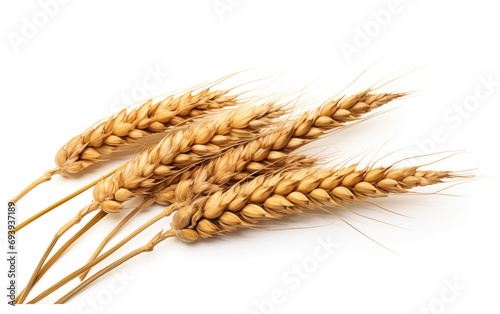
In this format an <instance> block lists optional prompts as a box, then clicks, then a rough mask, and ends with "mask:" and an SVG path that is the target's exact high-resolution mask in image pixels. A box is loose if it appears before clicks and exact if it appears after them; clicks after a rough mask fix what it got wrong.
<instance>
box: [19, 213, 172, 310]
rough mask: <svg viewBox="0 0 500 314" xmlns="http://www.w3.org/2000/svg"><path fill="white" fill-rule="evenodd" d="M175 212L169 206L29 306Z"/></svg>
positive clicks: (49, 289) (43, 293)
mask: <svg viewBox="0 0 500 314" xmlns="http://www.w3.org/2000/svg"><path fill="white" fill-rule="evenodd" d="M175 210H177V207H176V206H175V205H174V206H168V207H166V208H165V209H164V210H163V211H162V212H161V213H160V214H158V215H156V216H155V217H153V218H152V219H150V220H149V221H148V222H146V223H145V224H143V225H142V226H140V227H139V228H137V229H136V230H135V231H134V232H132V233H131V234H129V235H128V236H127V237H125V238H124V239H123V240H121V241H120V242H119V243H117V244H116V245H114V246H113V247H112V248H111V249H109V250H107V251H106V252H105V253H103V254H101V255H99V256H98V257H97V258H96V259H94V260H93V261H92V262H90V263H87V264H85V265H84V266H82V267H80V268H79V269H77V270H76V271H74V272H72V273H71V274H69V275H68V276H66V277H64V278H63V279H61V280H60V281H59V282H57V283H56V284H54V285H53V286H52V287H50V288H48V289H47V290H45V291H43V292H42V293H41V294H40V295H38V296H37V297H36V298H34V299H33V300H31V301H30V302H28V304H34V303H37V302H39V301H40V300H42V299H44V298H45V297H47V296H48V295H50V294H51V293H52V292H54V291H56V290H57V289H59V288H60V287H62V286H64V285H65V284H67V283H68V282H70V281H71V280H72V279H74V278H77V277H78V276H79V275H81V274H82V273H83V272H85V271H87V270H89V269H90V268H92V267H93V266H94V265H96V264H98V263H100V262H101V261H103V260H104V259H106V258H107V257H109V256H110V255H111V254H113V253H114V252H116V251H117V250H118V249H119V248H121V247H122V246H123V245H125V244H126V243H128V242H129V241H130V240H132V239H133V238H134V237H135V236H137V235H138V234H140V233H141V232H142V231H144V230H146V229H147V228H148V227H150V226H151V225H153V224H154V223H156V222H158V221H159V220H161V219H163V218H165V217H168V216H170V215H171V214H172V212H174V211H175Z"/></svg>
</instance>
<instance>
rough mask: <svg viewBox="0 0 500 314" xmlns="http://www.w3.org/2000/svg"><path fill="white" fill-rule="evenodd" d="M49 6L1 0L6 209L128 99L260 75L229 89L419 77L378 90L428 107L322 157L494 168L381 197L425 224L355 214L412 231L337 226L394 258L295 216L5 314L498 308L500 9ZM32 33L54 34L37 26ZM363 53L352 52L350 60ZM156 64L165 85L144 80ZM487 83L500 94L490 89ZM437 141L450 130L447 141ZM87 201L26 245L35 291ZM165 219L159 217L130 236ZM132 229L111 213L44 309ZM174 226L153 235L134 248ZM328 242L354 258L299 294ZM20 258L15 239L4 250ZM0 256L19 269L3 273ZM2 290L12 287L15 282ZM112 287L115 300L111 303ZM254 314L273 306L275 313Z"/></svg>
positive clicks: (325, 89)
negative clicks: (303, 274)
mask: <svg viewBox="0 0 500 314" xmlns="http://www.w3.org/2000/svg"><path fill="white" fill-rule="evenodd" d="M41 3H42V4H43V3H54V1H52V2H50V1H48V0H41V1H31V0H30V1H16V2H12V1H2V6H1V8H0V21H1V25H2V28H1V40H0V41H1V43H0V45H1V53H2V55H1V56H2V58H1V61H0V62H1V73H2V74H1V76H0V80H1V82H0V86H1V99H2V105H1V110H2V126H1V128H2V130H1V134H2V157H1V158H2V162H1V163H0V164H1V169H2V173H1V178H2V180H1V181H2V182H1V184H2V187H1V191H2V200H3V201H4V202H6V201H7V200H9V199H10V198H12V197H14V195H16V194H17V193H18V192H19V191H20V190H21V189H22V188H23V187H24V186H26V185H27V184H28V183H29V182H31V181H32V180H33V179H35V178H36V177H38V176H39V175H41V174H42V173H43V172H44V171H46V170H48V169H50V168H51V167H53V156H54V155H55V153H56V151H57V150H58V149H59V147H61V146H62V145H64V143H66V142H67V141H68V140H69V139H70V138H71V137H72V136H74V135H76V134H79V133H81V132H82V131H84V130H85V129H86V128H87V127H88V126H90V125H91V124H93V123H94V122H96V121H97V120H99V119H102V118H105V117H107V116H109V115H110V114H113V113H114V112H115V111H116V110H117V109H118V108H120V107H123V106H125V105H127V104H128V103H127V102H126V101H125V102H124V101H121V100H120V99H121V97H122V95H129V96H130V95H132V96H130V97H131V98H134V97H135V98H137V97H142V98H144V99H146V98H147V97H153V96H157V95H159V94H163V93H167V92H170V91H174V90H178V89H181V88H187V87H190V86H194V85H197V84H200V83H205V82H208V81H211V80H215V79H218V78H220V77H222V76H225V75H227V74H230V73H234V72H237V71H240V70H245V69H250V68H254V69H253V70H251V71H248V72H245V73H243V74H241V75H238V76H236V77H235V78H233V79H231V80H229V81H228V82H226V83H224V84H223V85H222V86H224V87H230V86H234V85H237V84H240V83H244V82H247V81H250V80H255V79H259V78H263V77H268V76H271V80H276V84H275V86H274V87H270V89H268V90H266V92H269V93H273V92H277V91H283V90H286V91H297V90H301V89H302V88H304V87H306V86H309V88H308V94H307V95H306V97H305V98H306V99H307V98H309V99H312V98H314V99H315V100H321V99H326V98H328V97H331V96H333V95H335V94H336V93H338V92H339V91H340V90H341V89H343V88H344V87H345V86H346V85H348V84H349V83H350V82H351V81H352V80H354V79H355V78H356V77H357V76H358V74H360V73H361V72H362V71H363V70H365V69H366V68H367V67H368V66H370V65H372V64H375V65H374V66H373V67H371V68H370V69H369V70H368V72H367V73H366V74H365V75H363V76H362V77H361V78H360V79H359V80H358V81H356V82H355V84H354V85H353V86H351V88H349V89H348V90H347V93H349V92H355V91H358V90H361V89H364V88H366V87H369V86H371V85H372V84H374V83H376V82H377V81H378V80H380V79H383V82H387V81H389V80H390V79H392V78H396V77H400V76H401V75H402V74H408V73H409V75H407V76H404V77H402V78H400V79H399V80H396V81H395V82H392V83H390V84H388V85H387V86H385V87H384V88H383V89H382V90H383V91H415V92H416V93H415V94H413V95H412V96H411V97H408V98H406V99H405V100H402V101H399V102H397V103H395V104H393V105H390V106H388V108H389V109H394V110H391V111H390V112H386V113H384V114H382V115H380V116H378V117H376V118H373V119H371V120H369V121H366V122H364V123H361V124H359V125H357V126H356V127H353V128H351V129H349V130H347V131H345V132H342V133H339V134H336V135H334V136H331V137H328V138H326V139H324V140H322V141H321V142H319V144H318V143H315V144H314V145H312V147H314V148H312V149H311V150H309V151H308V152H311V153H312V152H315V151H322V152H324V153H327V154H330V153H334V152H341V153H342V158H344V159H345V158H348V157H351V156H353V155H355V154H357V153H360V152H364V153H368V154H369V155H370V154H371V155H370V156H372V155H373V154H375V150H376V148H378V147H380V146H382V145H383V144H384V142H386V141H387V140H389V139H390V141H389V142H388V143H387V144H386V145H385V146H384V148H383V150H382V152H381V153H380V154H381V155H383V154H385V153H388V152H392V151H396V150H398V149H400V148H406V149H405V150H403V151H400V152H399V153H397V154H394V155H391V156H388V157H387V158H385V159H384V160H382V161H381V162H380V164H382V165H388V164H391V163H392V162H395V161H397V160H398V159H399V158H404V157H407V156H409V155H410V154H412V153H414V152H419V151H420V152H421V153H426V152H430V153H432V152H441V151H449V150H463V151H465V152H466V153H465V154H462V155H459V156H456V157H452V158H450V159H446V160H444V161H441V162H439V163H437V164H435V165H432V166H428V168H433V169H438V170H463V169H472V168H479V169H477V170H474V173H475V174H476V175H479V176H480V179H479V180H476V181H472V182H468V183H466V184H462V185H459V186H455V187H452V188H450V189H449V190H447V191H446V192H445V193H451V194H454V195H459V197H451V196H437V195H420V196H416V195H408V196H398V197H391V198H390V199H384V200H380V201H379V202H378V204H380V205H382V206H384V207H386V208H388V209H390V210H393V211H396V212H399V213H401V214H404V215H408V216H411V217H413V218H404V217H400V216H397V215H394V214H390V213H388V212H385V211H382V210H380V209H376V208H375V207H370V206H367V205H353V206H351V208H352V209H354V210H357V211H358V212H360V213H362V214H365V215H368V216H370V217H373V218H377V219H380V220H383V221H385V222H388V223H391V224H395V225H397V226H400V227H403V228H405V229H402V228H395V227H391V226H389V225H385V224H380V223H377V222H375V221H372V220H367V219H363V218H361V217H359V216H355V215H354V214H349V213H347V212H346V211H345V210H339V211H338V213H339V214H341V215H342V217H344V218H345V219H346V220H347V221H349V222H350V223H352V224H353V225H354V226H356V227H357V228H358V229H360V230H361V231H363V232H364V233H365V234H367V235H369V236H370V237H371V238H373V239H374V240H376V241H378V242H380V243H382V244H383V245H384V246H386V247H388V248H389V249H391V250H392V251H395V252H396V253H397V254H393V253H391V252H390V251H388V250H386V249H384V248H382V247H381V246H379V245H377V244H375V243H374V242H372V241H370V240H369V239H367V238H366V237H365V236H363V235H361V234H360V233H358V232H357V231H355V230H354V229H352V228H351V227H349V226H348V225H346V224H345V223H343V222H341V221H340V220H338V219H336V218H334V217H330V218H329V217H293V218H291V219H286V220H285V221H283V222H280V223H279V224H276V225H275V226H274V227H273V228H274V229H280V228H294V229H292V230H286V231H256V230H252V231H250V230H246V231H243V232H238V233H235V234H233V235H232V236H231V237H219V238H218V239H212V240H208V241H207V240H205V241H200V242H199V243H196V244H193V245H189V244H185V243H181V242H180V241H177V240H167V241H165V242H164V243H162V244H160V245H159V246H158V247H157V248H156V249H155V251H154V252H153V253H149V254H145V255H143V256H140V257H138V258H136V259H134V260H132V261H131V262H129V263H127V264H125V265H124V266H122V267H120V268H118V269H116V271H115V272H113V273H111V274H109V275H108V276H105V277H103V278H101V279H100V280H99V281H97V282H95V283H94V284H93V285H92V286H91V287H89V288H88V289H86V290H84V292H82V293H81V294H79V295H78V296H76V297H75V298H73V299H71V300H70V301H69V302H68V304H67V305H66V306H61V307H55V308H54V307H39V306H38V307H27V306H24V307H16V308H15V309H13V308H12V307H9V313H10V312H14V311H16V312H20V313H21V312H22V313H24V312H31V311H33V310H35V309H36V311H37V312H39V313H45V312H47V313H48V312H51V313H52V312H61V313H62V312H64V313H68V312H77V313H98V312H108V311H109V312H118V311H130V312H134V311H135V312H139V311H140V312H145V311H153V312H160V311H161V312H167V311H168V312H172V313H184V312H193V313H195V312H204V313H304V312H306V311H314V312H318V313H408V314H411V313H426V312H425V311H428V312H429V313H472V312H482V313H498V312H499V310H500V305H499V303H498V295H499V293H500V288H499V282H500V270H499V268H498V265H500V256H499V254H498V239H499V236H500V229H499V228H498V221H499V218H500V213H499V206H498V181H497V180H498V177H497V175H498V173H499V168H498V162H497V160H498V152H499V150H498V132H499V124H498V117H499V115H500V110H499V106H498V105H499V104H498V101H499V99H500V86H498V85H499V83H498V82H500V64H499V61H498V60H499V55H500V45H499V41H498V30H499V29H500V19H499V18H498V12H499V8H498V7H497V6H496V5H495V4H496V3H495V2H493V1H486V0H484V1H474V2H466V1H430V0H418V1H417V0H413V1H410V0H401V1H396V2H391V1H388V0H376V1H373V0H372V1H368V0H366V1H291V0H287V1H285V0H283V1H277V0H275V1H257V0H253V1H244V0H242V1H236V0H233V1H229V0H221V1H220V2H216V1H213V0H205V1H201V0H199V1H193V0H191V1H159V0H158V1H124V0H121V1H67V3H64V4H62V3H59V2H56V3H57V5H56V6H54V5H53V4H52V6H49V9H48V10H49V11H51V16H50V17H49V15H47V13H45V11H44V9H43V5H41ZM214 4H219V6H220V9H219V10H223V7H224V5H226V7H225V8H226V9H228V7H227V5H229V6H230V7H229V9H228V10H226V11H218V10H217V9H216V8H215V6H214ZM45 10H47V9H45ZM34 19H35V20H36V23H37V25H38V26H36V25H35V26H34V27H33V26H31V27H30V26H29V25H28V24H31V23H33V20H34ZM348 46H349V47H350V49H351V50H350V52H345V51H343V48H342V47H344V49H346V48H345V47H348ZM381 57H385V58H384V59H383V60H382V61H380V62H378V63H376V61H377V60H379V59H380V58H381ZM155 69H156V70H159V71H160V72H161V73H168V75H164V74H161V75H159V76H158V77H157V80H156V81H155V80H151V79H148V75H150V74H149V73H150V72H151V71H154V70H155ZM415 69H418V70H417V71H415V72H413V73H410V72H411V71H412V70H415ZM145 79H147V80H149V81H148V82H149V83H150V84H148V85H147V88H144V86H143V81H144V80H145ZM484 80H492V81H493V82H496V86H493V87H491V90H488V89H487V88H486V87H485V86H484V83H482V82H483V81H484ZM265 84H267V83H265V82H263V83H262V84H261V86H263V85H265ZM493 85H494V84H493ZM481 86H482V87H481ZM273 88H274V89H273ZM141 90H142V91H143V92H144V93H143V94H142V95H141V93H140V92H141ZM478 90H479V91H480V92H481V93H482V94H477V92H478ZM134 93H135V94H134ZM133 95H135V96H133ZM138 95H139V96H138ZM478 95H479V98H480V99H478ZM142 98H140V99H142ZM140 99H136V100H140ZM475 101H477V103H475ZM464 103H466V104H467V106H465V107H464ZM315 104H316V105H317V104H318V103H317V102H316V103H315ZM433 134H440V135H439V136H438V137H436V138H434V139H433V137H432V136H433ZM318 145H321V146H319V147H318ZM325 149H326V150H325ZM445 155H446V154H445ZM438 157H439V156H432V157H428V158H426V159H424V160H425V161H433V160H436V159H438ZM329 158H330V159H331V158H332V157H329ZM116 164H117V162H115V164H108V165H105V166H101V167H93V168H89V169H88V171H87V172H86V173H85V174H84V175H81V176H78V177H77V178H75V179H68V180H64V179H61V178H59V177H56V178H54V179H53V180H52V181H51V182H49V183H46V184H44V185H43V186H41V187H39V188H38V189H36V190H34V191H33V192H32V193H30V194H28V195H27V196H26V197H25V198H24V199H23V200H22V201H21V202H20V203H19V214H18V219H19V222H20V221H22V220H24V219H26V218H27V217H29V216H31V215H32V214H34V213H35V212H36V211H38V210H40V209H42V208H44V207H45V206H47V205H49V204H51V203H52V202H54V201H56V200H58V199H59V198H61V197H63V196H65V195H67V194H69V193H71V192H72V191H74V190H76V189H77V188H79V187H81V186H83V185H84V184H86V183H88V182H90V181H92V180H93V179H94V178H97V177H98V176H100V175H102V174H103V173H105V171H106V170H107V169H111V167H114V166H116ZM449 185H450V184H449ZM449 185H448V186H449ZM445 186H446V185H441V186H439V187H434V188H433V189H430V190H425V191H436V190H438V189H440V188H442V187H445ZM90 200H91V194H90V192H87V193H85V194H83V195H81V196H79V197H78V198H76V199H74V200H72V201H70V202H68V203H67V204H65V205H63V206H61V207H60V208H58V209H57V210H55V211H54V212H52V213H50V214H48V215H46V216H44V217H43V218H41V219H40V220H39V221H37V222H35V223H33V224H32V225H30V226H29V227H27V228H26V229H24V230H22V231H21V232H20V233H19V234H18V237H19V242H18V247H19V259H20V261H19V264H18V269H19V274H18V275H19V280H20V283H21V286H24V285H25V284H26V283H27V281H28V279H29V275H30V274H31V272H32V270H33V269H34V267H35V265H36V263H37V261H38V259H39V257H40V256H41V254H42V253H43V251H44V250H45V247H46V245H48V243H49V242H50V239H51V238H52V236H53V234H54V232H55V231H56V229H58V228H59V227H61V226H62V225H63V223H64V222H65V221H67V220H68V219H70V218H71V217H73V215H74V214H75V213H76V211H77V210H79V209H80V208H82V207H83V206H84V205H85V204H87V203H88V202H89V201H90ZM4 204H5V203H4ZM158 210H161V207H159V206H156V207H152V208H151V209H148V210H146V211H145V212H144V213H143V215H140V216H139V217H138V218H137V219H136V220H135V221H134V223H133V224H132V225H129V226H128V228H127V229H126V231H130V230H132V229H133V227H135V226H137V225H139V224H140V223H141V222H142V221H146V220H147V219H148V218H149V217H151V216H153V215H154V214H155V213H156V212H158ZM118 219H119V218H118V217H107V219H106V220H105V221H103V222H102V223H100V224H99V225H98V226H97V227H96V228H95V230H92V232H91V233H89V234H88V235H86V236H85V237H84V238H83V239H82V241H79V242H78V245H76V246H75V247H74V248H72V249H71V250H70V251H69V252H68V254H67V255H65V256H64V258H62V259H61V260H60V262H59V263H57V265H56V266H55V267H54V269H52V271H50V272H49V273H47V275H46V277H44V279H43V280H42V281H41V282H40V283H39V284H38V285H37V286H36V287H35V289H34V290H33V292H32V294H30V298H29V299H31V298H32V297H34V296H35V295H37V294H38V293H39V292H41V291H42V290H44V289H46V288H47V287H49V286H50V285H52V284H53V283H54V282H55V280H56V279H57V278H61V277H62V276H63V275H66V274H68V273H69V272H70V271H71V270H73V269H76V267H79V266H81V265H82V264H83V263H84V262H85V261H86V260H87V259H88V257H89V256H90V254H91V252H92V251H93V249H94V248H95V246H96V245H97V243H98V242H99V241H100V239H102V237H104V235H105V234H106V232H107V231H108V230H110V229H111V228H112V226H113V225H114V224H115V223H116V222H117V221H118ZM85 222H86V221H85ZM325 224H326V226H324V225H325ZM5 225H6V222H5V215H2V228H5V227H4V226H5ZM321 226H323V227H321ZM166 227H168V225H167V223H165V224H164V226H159V225H158V226H156V229H155V230H153V231H151V232H149V233H145V234H144V235H142V236H141V237H140V238H138V239H137V240H136V241H134V242H132V243H131V244H130V245H128V246H127V248H126V249H125V250H121V251H120V253H122V254H123V253H124V252H127V251H129V250H131V249H133V248H135V247H138V246H139V245H142V244H143V243H145V242H146V241H148V240H149V239H150V238H151V237H152V235H153V234H154V233H155V232H154V231H158V230H159V229H160V228H166ZM301 227H315V228H306V229H300V228H301ZM2 230H5V229H2ZM75 230H76V229H75ZM2 234H5V232H4V231H3V232H2ZM124 234H125V233H121V236H124ZM66 239H67V238H64V239H63V240H66ZM318 239H321V240H323V241H328V239H330V240H331V241H333V242H335V243H337V244H338V245H339V246H338V248H335V249H333V253H332V254H331V255H330V256H328V258H327V259H326V260H324V261H321V262H319V263H318V264H317V267H312V268H314V269H309V270H310V271H311V272H310V273H308V278H307V279H302V280H300V286H299V287H298V288H297V286H293V285H291V284H290V283H289V282H286V281H284V280H283V276H285V277H286V276H290V275H289V273H288V272H289V271H291V270H292V269H293V267H294V265H299V266H300V265H303V264H304V263H305V264H306V265H309V266H310V265H313V266H314V261H313V260H312V258H314V254H313V253H314V251H315V249H316V248H317V247H318V245H319V244H318ZM62 242H63V241H61V243H62ZM5 246H6V245H5V235H4V236H2V250H4V249H5ZM120 255H121V254H115V255H113V257H118V256H120ZM2 261H3V263H2V271H1V272H2V274H3V273H4V272H6V269H7V264H6V263H5V259H4V258H2ZM311 263H312V264H311ZM301 267H303V266H301ZM124 270H125V274H126V276H125V277H123V278H125V279H123V282H124V283H122V284H117V281H116V280H115V279H113V278H116V276H117V274H121V273H122V272H123V271H124ZM1 277H2V282H4V283H6V280H7V279H6V276H5V275H2V276H1ZM288 278H290V277H288ZM295 278H298V277H295ZM455 281H457V282H458V284H459V285H460V289H459V290H458V292H457V293H455V294H456V295H455V294H454V293H453V292H452V291H449V290H447V289H449V288H448V286H449V283H450V282H451V283H453V282H455ZM4 283H2V287H3V286H4ZM110 284H112V285H113V287H115V288H116V289H111V290H110V288H109V285H110ZM74 285H76V281H75V282H72V283H71V286H74ZM67 288H68V287H66V289H67ZM293 288H297V289H293ZM117 290H119V291H117ZM275 290H277V291H281V293H282V294H283V296H282V297H281V298H280V300H279V301H282V302H279V304H273V305H272V306H271V305H270V304H269V302H270V301H269V300H270V298H271V294H273V293H276V292H273V291H275ZM2 291H4V290H2ZM65 291H69V290H65ZM443 291H444V292H443ZM443 293H444V298H445V299H446V300H445V301H446V302H444V301H443V299H442V298H443ZM2 295H3V294H2ZM62 295H63V293H59V294H56V295H54V296H51V297H49V298H47V299H46V300H44V302H45V303H50V302H54V301H55V300H57V297H60V296H62ZM96 300H97V301H96ZM4 302H6V301H3V302H2V303H4ZM93 302H95V303H93ZM93 304H94V305H93ZM257 304H260V305H262V306H265V308H266V309H265V310H263V309H260V310H259V306H258V305H257ZM4 307H5V306H4ZM2 311H3V310H2Z"/></svg>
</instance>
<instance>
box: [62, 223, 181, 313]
mask: <svg viewBox="0 0 500 314" xmlns="http://www.w3.org/2000/svg"><path fill="white" fill-rule="evenodd" d="M174 235H175V232H173V231H172V230H169V231H166V232H163V231H161V232H159V233H158V234H157V235H156V236H154V237H153V239H151V241H149V242H148V243H147V244H146V245H144V246H142V247H140V248H139V249H136V250H134V251H132V252H130V253H129V254H127V255H125V256H123V257H121V258H119V259H118V260H116V261H114V262H113V263H112V264H110V265H109V266H107V267H105V268H103V269H102V270H100V271H99V272H97V273H96V274H94V275H93V276H91V277H90V278H89V279H87V280H85V281H84V282H82V283H81V284H79V285H78V286H77V287H75V288H74V289H73V290H71V291H70V292H68V293H67V294H65V295H64V296H63V297H62V298H60V299H59V300H57V301H56V302H55V304H63V303H65V302H66V301H68V300H69V299H70V298H71V297H72V296H74V295H75V294H76V293H78V292H79V291H81V290H82V289H84V288H85V287H87V286H88V285H89V284H91V283H92V282H94V281H95V280H97V279H98V278H100V277H101V276H102V275H104V274H106V273H107V272H109V271H110V270H112V269H114V268H116V267H118V266H120V265H121V264H123V263H125V262H126V261H128V260H130V259H132V258H133V257H135V256H137V255H139V254H142V253H147V252H152V251H153V249H154V247H155V246H156V245H158V244H159V243H160V242H162V241H164V240H166V239H168V238H170V237H172V236H174Z"/></svg>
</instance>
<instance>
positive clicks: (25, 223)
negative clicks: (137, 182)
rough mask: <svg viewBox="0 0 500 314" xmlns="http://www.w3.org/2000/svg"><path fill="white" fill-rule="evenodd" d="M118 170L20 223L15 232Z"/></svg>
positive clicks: (111, 172)
mask: <svg viewBox="0 0 500 314" xmlns="http://www.w3.org/2000/svg"><path fill="white" fill-rule="evenodd" d="M116 169H118V168H116ZM116 169H114V170H112V171H110V172H108V173H107V174H105V175H103V176H102V177H100V178H98V179H96V180H94V181H92V182H90V183H89V184H87V185H86V186H84V187H82V188H80V189H78V190H77V191H75V192H73V193H71V194H70V195H68V196H66V197H64V198H62V199H60V200H59V201H57V202H55V203H54V204H52V205H50V206H49V207H47V208H45V209H44V210H41V211H40V212H38V213H36V214H35V215H33V216H31V217H30V218H28V219H26V220H25V221H23V222H22V223H20V224H19V225H17V226H16V229H15V231H16V232H18V231H19V230H21V229H22V228H24V227H26V226H27V225H29V224H30V223H32V222H33V221H35V220H37V219H38V218H40V217H42V216H43V215H45V214H47V213H48V212H50V211H52V210H53V209H55V208H57V207H59V206H61V205H62V204H64V203H66V202H67V201H69V200H70V199H72V198H74V197H76V196H78V195H80V194H81V193H83V192H85V191H87V190H88V189H90V188H91V187H93V186H94V185H96V184H97V182H99V181H101V180H104V179H106V178H108V177H109V176H111V175H112V174H113V173H114V172H115V171H116Z"/></svg>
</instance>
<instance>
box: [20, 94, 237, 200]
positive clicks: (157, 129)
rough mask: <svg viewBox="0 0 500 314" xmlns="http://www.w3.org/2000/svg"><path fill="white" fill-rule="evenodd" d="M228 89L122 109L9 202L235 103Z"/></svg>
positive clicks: (84, 135) (65, 149)
mask: <svg viewBox="0 0 500 314" xmlns="http://www.w3.org/2000/svg"><path fill="white" fill-rule="evenodd" d="M229 92H230V90H215V91H211V90H210V88H207V89H204V90H202V91H200V92H199V93H197V94H195V95H193V91H190V92H187V93H185V94H184V95H182V96H180V97H175V98H174V96H173V95H172V96H169V97H167V98H165V99H164V100H162V101H160V102H157V103H153V101H152V100H149V101H147V102H145V103H144V104H143V105H141V106H140V107H139V108H136V109H134V110H132V111H130V112H129V113H127V110H126V109H123V110H122V111H120V112H119V113H118V114H115V115H113V116H111V117H110V118H108V119H107V120H105V121H103V122H101V123H100V124H98V125H96V126H93V127H90V128H89V129H88V130H86V131H85V132H84V133H82V134H80V135H77V136H75V137H73V138H72V139H71V140H70V141H69V142H68V143H67V144H66V145H64V146H63V147H61V149H59V151H58V152H57V154H56V157H55V163H56V167H55V168H54V169H51V170H49V171H47V172H46V173H44V174H43V175H42V176H41V177H40V178H38V179H37V180H35V181H34V182H33V183H31V184H30V185H29V186H27V187H26V188H25V189H24V190H23V191H21V193H19V194H18V195H17V196H16V197H14V199H13V200H12V201H13V202H14V203H17V202H18V201H19V200H20V199H21V198H22V197H23V196H24V195H26V194H27V193H28V192H29V191H31V190H32V189H33V188H35V187H36V186H38V185H39V184H41V183H43V182H47V181H49V180H50V179H51V178H52V176H54V175H56V174H59V175H61V176H68V175H71V174H75V173H78V172H80V171H81V170H83V169H85V168H87V167H88V166H90V165H93V164H95V163H96V162H98V161H99V160H101V159H100V158H101V156H103V155H110V154H112V153H113V152H114V151H116V150H117V149H118V148H120V147H125V146H126V145H129V144H132V143H135V142H136V141H137V140H140V139H142V138H144V137H146V136H149V135H152V134H157V133H161V132H164V131H165V130H167V129H168V128H171V127H173V126H176V125H178V124H181V123H183V122H184V121H186V120H188V119H191V118H193V117H196V116H201V115H204V114H206V113H208V112H210V111H211V110H213V109H219V108H223V107H227V106H231V105H235V104H237V101H236V100H235V99H236V98H237V97H238V96H239V95H228V93H229Z"/></svg>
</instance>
